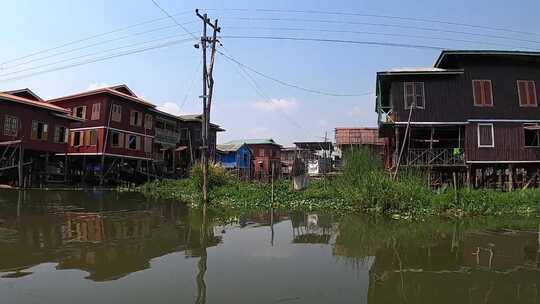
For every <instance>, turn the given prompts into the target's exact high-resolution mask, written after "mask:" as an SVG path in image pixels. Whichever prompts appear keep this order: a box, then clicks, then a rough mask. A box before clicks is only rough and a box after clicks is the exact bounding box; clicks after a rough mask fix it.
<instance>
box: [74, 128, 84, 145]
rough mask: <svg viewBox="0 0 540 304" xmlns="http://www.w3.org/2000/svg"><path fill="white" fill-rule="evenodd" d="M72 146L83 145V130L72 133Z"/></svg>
mask: <svg viewBox="0 0 540 304" xmlns="http://www.w3.org/2000/svg"><path fill="white" fill-rule="evenodd" d="M72 137H73V140H72V146H73V147H80V146H82V145H83V140H84V132H83V131H75V132H73V133H72Z"/></svg>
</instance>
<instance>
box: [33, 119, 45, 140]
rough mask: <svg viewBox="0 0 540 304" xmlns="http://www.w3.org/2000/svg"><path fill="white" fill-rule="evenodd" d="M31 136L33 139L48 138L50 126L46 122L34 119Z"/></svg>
mask: <svg viewBox="0 0 540 304" xmlns="http://www.w3.org/2000/svg"><path fill="white" fill-rule="evenodd" d="M30 138H31V139H33V140H47V139H48V138H49V126H48V125H47V124H46V123H43V122H39V121H36V120H33V121H32V133H31V134H30Z"/></svg>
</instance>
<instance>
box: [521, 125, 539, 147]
mask: <svg viewBox="0 0 540 304" xmlns="http://www.w3.org/2000/svg"><path fill="white" fill-rule="evenodd" d="M523 133H524V136H525V147H540V125H539V124H524V125H523Z"/></svg>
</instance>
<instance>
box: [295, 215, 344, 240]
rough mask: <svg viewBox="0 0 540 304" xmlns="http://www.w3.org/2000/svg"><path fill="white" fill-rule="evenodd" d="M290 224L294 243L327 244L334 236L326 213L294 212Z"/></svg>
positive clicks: (329, 218)
mask: <svg viewBox="0 0 540 304" xmlns="http://www.w3.org/2000/svg"><path fill="white" fill-rule="evenodd" d="M291 224H292V231H293V242H294V243H300V244H302V243H305V244H328V243H330V242H331V238H332V236H335V233H334V229H333V226H332V219H331V217H329V216H327V215H317V214H294V215H293V216H292V217H291Z"/></svg>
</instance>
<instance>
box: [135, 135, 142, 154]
mask: <svg viewBox="0 0 540 304" xmlns="http://www.w3.org/2000/svg"><path fill="white" fill-rule="evenodd" d="M135 143H136V148H135V150H137V151H140V150H141V137H140V136H137V137H135Z"/></svg>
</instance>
